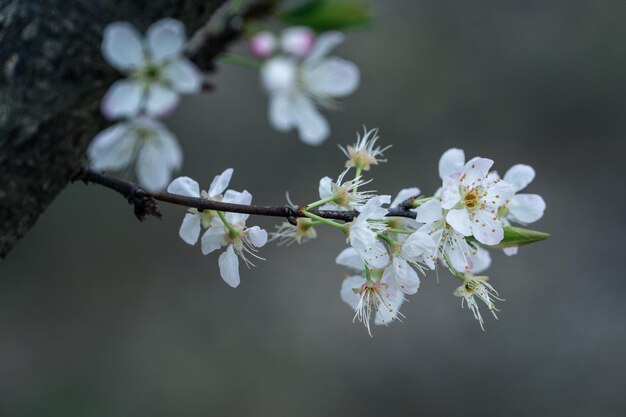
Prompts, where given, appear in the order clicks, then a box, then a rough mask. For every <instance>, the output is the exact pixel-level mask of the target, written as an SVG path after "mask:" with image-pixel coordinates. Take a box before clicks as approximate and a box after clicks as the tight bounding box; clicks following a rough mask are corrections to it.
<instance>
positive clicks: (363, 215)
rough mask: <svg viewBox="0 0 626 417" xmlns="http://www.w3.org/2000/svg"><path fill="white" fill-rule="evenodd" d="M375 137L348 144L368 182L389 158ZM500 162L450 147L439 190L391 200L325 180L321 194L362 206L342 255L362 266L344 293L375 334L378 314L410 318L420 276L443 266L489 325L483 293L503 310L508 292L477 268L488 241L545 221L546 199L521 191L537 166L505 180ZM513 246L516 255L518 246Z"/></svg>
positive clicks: (382, 319) (518, 168)
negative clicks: (404, 213) (405, 312)
mask: <svg viewBox="0 0 626 417" xmlns="http://www.w3.org/2000/svg"><path fill="white" fill-rule="evenodd" d="M375 139H376V136H375V135H373V134H372V132H371V131H370V132H366V134H365V135H364V136H363V137H360V136H359V137H358V140H357V143H356V144H355V145H353V146H348V147H346V148H345V149H344V153H345V155H346V156H347V157H348V161H347V162H346V166H347V167H348V169H350V168H352V167H354V168H356V173H355V174H356V176H355V179H354V180H353V181H355V182H356V183H358V184H363V183H366V182H364V180H363V179H362V177H361V173H362V172H363V171H365V170H368V169H369V168H370V167H371V165H373V164H375V163H377V162H380V161H382V159H381V156H382V151H383V150H384V149H380V148H377V147H375V144H374V141H375ZM492 165H493V161H492V160H490V159H487V158H481V157H476V158H472V159H471V160H469V161H468V162H467V163H466V162H465V154H464V152H463V151H462V150H460V149H450V150H448V151H447V152H445V153H444V154H443V156H442V157H441V160H440V162H439V175H440V177H441V180H442V187H441V188H440V189H439V190H438V191H437V192H436V193H435V194H434V195H433V196H430V197H421V196H420V190H419V189H418V188H416V187H413V188H408V189H404V190H402V191H401V192H400V193H399V195H398V196H397V197H396V198H395V199H394V200H393V202H392V203H391V204H390V200H391V199H390V196H388V195H375V194H374V193H373V192H366V193H363V192H361V191H358V185H357V186H351V184H350V183H349V182H348V181H346V182H345V184H349V185H348V186H344V187H343V188H342V187H341V186H340V185H337V184H334V183H331V186H330V187H329V186H328V185H327V184H328V182H329V179H327V178H324V179H322V181H321V182H320V197H321V198H322V199H323V200H321V201H324V202H325V203H330V204H335V205H336V206H338V207H334V208H338V209H357V210H358V211H359V214H358V216H357V217H356V218H355V219H354V220H353V221H352V222H350V223H348V224H346V225H345V226H344V227H345V231H346V233H347V235H348V238H347V242H348V243H349V245H350V248H348V249H345V250H344V251H343V252H341V253H340V254H339V256H338V257H337V260H336V262H337V263H338V264H340V265H343V266H347V267H349V268H350V269H352V270H354V271H357V272H358V274H357V275H352V276H350V277H348V278H346V279H345V280H344V283H343V285H342V289H341V297H342V299H343V300H344V301H345V302H346V303H348V304H349V305H350V306H351V307H352V308H353V309H355V320H359V321H361V322H362V323H363V324H364V325H365V326H366V328H367V330H368V332H369V333H370V335H371V328H370V316H371V315H372V314H375V319H374V323H376V324H385V325H386V324H389V323H390V322H392V321H393V320H396V319H399V318H401V317H403V316H402V314H401V313H400V312H399V308H400V306H401V304H402V301H403V300H404V298H405V297H406V296H408V295H412V294H415V293H416V292H417V290H418V288H419V286H420V275H424V274H425V272H426V271H428V270H433V269H436V268H437V266H438V265H441V266H443V267H445V268H447V269H448V270H449V271H450V272H451V273H452V275H453V276H454V277H456V278H457V279H458V280H459V281H460V282H461V286H460V287H459V288H458V289H457V290H456V291H455V293H454V295H456V296H458V297H461V299H462V302H463V304H464V303H467V305H468V307H469V308H470V310H471V312H472V313H473V315H474V317H475V318H476V319H477V320H478V321H479V323H480V325H481V327H483V318H482V315H481V313H480V310H479V308H478V304H477V302H476V298H478V299H480V300H481V301H482V302H484V303H485V305H486V306H487V308H488V309H489V310H490V311H491V312H492V313H493V314H494V316H495V312H496V311H497V309H496V306H495V304H494V300H501V299H500V298H498V295H497V292H496V291H495V289H494V288H493V287H492V286H491V284H489V283H488V282H487V279H488V278H487V277H484V276H476V275H474V274H478V273H480V272H482V271H484V270H485V269H487V268H488V267H489V265H490V264H491V257H490V255H489V252H488V250H487V248H489V247H493V246H496V245H499V244H501V243H502V241H503V239H504V228H505V227H507V226H510V224H511V222H517V223H520V224H524V225H525V224H528V223H530V222H534V221H536V220H538V219H539V218H541V216H542V215H543V212H544V210H545V202H544V201H543V199H542V198H541V197H540V196H538V195H536V194H517V192H518V191H520V190H522V189H523V188H525V187H526V186H527V185H528V183H529V182H530V181H532V179H533V178H534V171H533V169H532V168H531V167H529V166H527V165H521V164H520V165H515V166H514V167H513V168H511V169H510V170H509V171H508V172H507V173H506V174H505V176H504V178H503V179H501V178H500V177H499V176H498V174H497V172H495V171H490V169H491V167H492ZM346 175H347V172H344V173H343V174H342V175H341V179H343V178H344V177H346ZM338 183H341V181H338ZM322 190H324V191H325V192H324V194H322ZM329 193H330V195H331V197H328V194H329ZM386 205H389V207H387V208H386V207H385V206H386ZM399 208H400V209H402V208H405V209H408V210H411V211H412V212H415V219H414V220H413V219H406V218H400V217H396V216H395V215H398V214H400V213H399V212H398V209H399ZM505 251H506V252H507V253H508V254H512V253H514V252H516V251H517V247H507V248H506V249H505Z"/></svg>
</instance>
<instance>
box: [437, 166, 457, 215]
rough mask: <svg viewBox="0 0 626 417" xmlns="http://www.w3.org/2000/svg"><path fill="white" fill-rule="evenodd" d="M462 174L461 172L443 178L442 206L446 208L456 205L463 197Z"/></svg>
mask: <svg viewBox="0 0 626 417" xmlns="http://www.w3.org/2000/svg"><path fill="white" fill-rule="evenodd" d="M460 179H461V175H460V174H459V173H455V174H452V175H450V176H447V177H445V178H444V179H443V186H442V187H441V207H443V208H444V209H446V210H449V209H451V208H452V207H454V206H456V204H457V203H458V202H459V200H460V199H461V192H460V191H459V186H460Z"/></svg>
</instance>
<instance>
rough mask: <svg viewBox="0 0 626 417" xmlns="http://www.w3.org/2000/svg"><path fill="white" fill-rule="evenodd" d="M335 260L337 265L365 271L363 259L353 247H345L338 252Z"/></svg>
mask: <svg viewBox="0 0 626 417" xmlns="http://www.w3.org/2000/svg"><path fill="white" fill-rule="evenodd" d="M335 262H336V263H337V264H338V265H342V266H346V267H348V268H352V269H354V270H356V271H365V265H364V264H363V259H361V256H360V255H359V253H358V252H357V251H356V250H355V249H354V248H345V249H344V250H342V251H341V252H339V255H337V258H335Z"/></svg>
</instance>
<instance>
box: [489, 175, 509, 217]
mask: <svg viewBox="0 0 626 417" xmlns="http://www.w3.org/2000/svg"><path fill="white" fill-rule="evenodd" d="M513 195H515V191H513V188H512V187H511V186H510V185H509V184H508V183H506V182H504V181H500V182H498V183H497V184H493V185H492V186H491V187H489V189H488V190H487V195H486V196H485V199H484V201H485V207H486V209H487V210H495V211H497V210H498V208H499V207H500V206H502V205H505V204H508V203H509V202H510V201H511V199H512V198H513Z"/></svg>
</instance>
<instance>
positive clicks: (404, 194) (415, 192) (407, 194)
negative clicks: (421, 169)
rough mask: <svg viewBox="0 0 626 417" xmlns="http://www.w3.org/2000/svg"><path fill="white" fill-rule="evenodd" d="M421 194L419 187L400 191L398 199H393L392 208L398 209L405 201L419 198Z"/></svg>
mask: <svg viewBox="0 0 626 417" xmlns="http://www.w3.org/2000/svg"><path fill="white" fill-rule="evenodd" d="M420 193H421V191H420V189H419V188H417V187H411V188H403V189H402V190H400V192H399V193H398V195H397V196H396V198H394V199H393V201H392V202H391V204H390V207H398V205H400V203H402V202H403V201H404V200H406V199H408V198H411V197H417V196H419V195H420Z"/></svg>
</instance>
